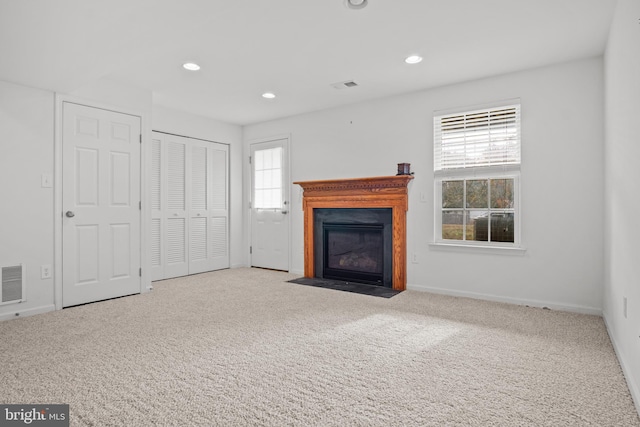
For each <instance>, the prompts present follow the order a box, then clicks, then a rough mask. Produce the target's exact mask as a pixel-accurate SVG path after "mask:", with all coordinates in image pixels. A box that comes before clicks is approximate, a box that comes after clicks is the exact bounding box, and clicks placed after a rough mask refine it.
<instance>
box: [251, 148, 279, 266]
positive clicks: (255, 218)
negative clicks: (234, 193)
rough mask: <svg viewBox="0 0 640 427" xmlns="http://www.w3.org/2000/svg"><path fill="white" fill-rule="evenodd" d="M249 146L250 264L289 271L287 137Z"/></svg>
mask: <svg viewBox="0 0 640 427" xmlns="http://www.w3.org/2000/svg"><path fill="white" fill-rule="evenodd" d="M250 147H251V149H250V152H251V157H250V162H251V251H250V252H251V266H252V267H262V268H272V269H275V270H284V271H289V215H288V213H289V204H288V200H289V171H288V168H287V165H288V161H287V159H288V154H287V153H288V150H287V148H288V139H286V138H283V139H278V140H273V141H268V142H259V143H254V144H251V145H250Z"/></svg>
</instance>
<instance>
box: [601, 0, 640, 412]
mask: <svg viewBox="0 0 640 427" xmlns="http://www.w3.org/2000/svg"><path fill="white" fill-rule="evenodd" d="M638 17H640V2H638V1H637V0H618V5H617V8H616V12H615V16H614V18H613V21H612V26H611V32H610V35H609V42H608V45H607V50H606V54H605V90H606V101H605V126H606V144H605V194H606V197H605V203H604V205H605V207H606V208H605V221H604V229H605V236H606V238H605V246H604V247H605V252H604V256H605V282H604V309H603V314H604V318H605V320H606V323H607V326H608V328H609V334H610V336H611V339H612V341H613V343H614V345H615V347H616V351H617V352H618V357H619V359H620V362H621V364H622V367H623V370H624V372H625V375H626V377H627V382H628V384H629V388H630V389H631V392H632V394H633V396H634V399H635V402H636V407H637V408H638V411H639V412H640V262H639V261H640V250H639V249H638V248H639V247H640V246H639V245H638V242H640V228H638V227H637V226H636V224H637V222H638V219H637V217H638V213H639V212H640V198H639V197H638V195H639V194H640V191H639V190H638V183H640V167H638V160H640V141H639V139H638V120H639V119H640V80H639V76H640V49H638V46H640V25H638ZM624 297H626V298H627V317H626V318H625V317H624V313H623V298H624Z"/></svg>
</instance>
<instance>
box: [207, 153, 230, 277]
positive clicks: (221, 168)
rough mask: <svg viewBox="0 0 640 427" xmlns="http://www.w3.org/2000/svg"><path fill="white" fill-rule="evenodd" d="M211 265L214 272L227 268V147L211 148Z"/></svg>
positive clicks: (228, 261) (228, 262) (228, 263)
mask: <svg viewBox="0 0 640 427" xmlns="http://www.w3.org/2000/svg"><path fill="white" fill-rule="evenodd" d="M210 194H211V196H210V197H211V199H210V200H211V205H210V208H209V212H210V216H209V226H210V235H211V255H210V260H211V265H212V268H213V269H214V270H219V269H221V268H229V265H230V260H229V146H228V145H223V144H212V146H211V193H210Z"/></svg>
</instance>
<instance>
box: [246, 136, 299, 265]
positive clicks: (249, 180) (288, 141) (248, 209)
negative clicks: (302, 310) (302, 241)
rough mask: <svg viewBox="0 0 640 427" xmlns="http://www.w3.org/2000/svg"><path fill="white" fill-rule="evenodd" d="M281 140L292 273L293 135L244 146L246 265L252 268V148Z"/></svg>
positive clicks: (252, 142)
mask: <svg viewBox="0 0 640 427" xmlns="http://www.w3.org/2000/svg"><path fill="white" fill-rule="evenodd" d="M280 140H285V142H284V145H285V152H286V154H285V157H286V158H285V159H284V163H285V164H286V166H287V172H288V175H289V176H288V179H289V182H287V184H286V185H288V187H289V200H288V203H289V208H288V210H289V219H288V222H289V223H288V224H287V227H288V232H289V233H288V234H289V238H288V241H287V264H288V271H289V272H291V226H292V224H291V223H292V222H293V221H292V220H291V198H292V194H293V193H292V188H291V187H292V186H293V184H292V183H291V175H292V174H291V134H281V135H275V136H270V137H264V138H256V139H250V140H248V141H246V142H245V146H244V149H245V150H244V151H245V155H244V160H243V162H242V163H243V165H244V166H245V173H244V182H245V195H246V196H245V200H244V207H245V211H246V212H247V216H246V223H245V226H246V230H248V232H247V233H246V235H247V237H246V244H245V254H246V257H247V258H246V260H247V262H246V265H247V266H249V267H251V244H252V240H251V239H252V237H251V236H252V234H253V233H252V232H253V230H252V223H253V218H252V212H253V210H252V209H251V207H250V206H251V204H250V203H251V196H252V189H253V178H252V176H253V171H252V168H253V165H252V164H250V163H249V156H251V146H252V145H253V144H261V143H265V142H274V141H280Z"/></svg>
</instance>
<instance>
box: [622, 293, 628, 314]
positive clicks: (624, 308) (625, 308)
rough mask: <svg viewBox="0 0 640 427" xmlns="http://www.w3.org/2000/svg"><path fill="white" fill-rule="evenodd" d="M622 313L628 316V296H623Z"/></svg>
mask: <svg viewBox="0 0 640 427" xmlns="http://www.w3.org/2000/svg"><path fill="white" fill-rule="evenodd" d="M622 315H623V316H624V318H625V319H626V318H627V297H622Z"/></svg>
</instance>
